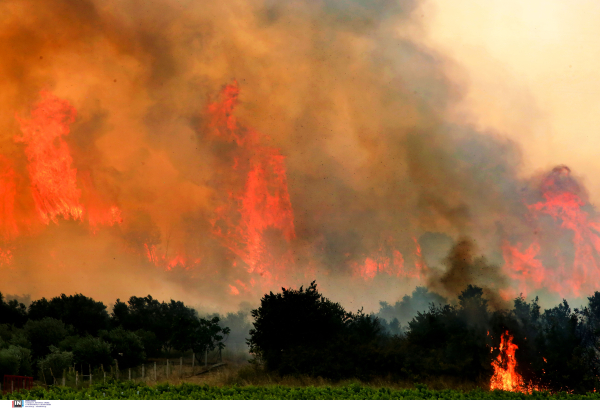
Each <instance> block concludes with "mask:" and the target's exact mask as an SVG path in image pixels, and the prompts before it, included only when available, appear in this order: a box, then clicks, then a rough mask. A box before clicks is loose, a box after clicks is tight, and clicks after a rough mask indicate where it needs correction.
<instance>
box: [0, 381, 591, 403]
mask: <svg viewBox="0 0 600 408" xmlns="http://www.w3.org/2000/svg"><path fill="white" fill-rule="evenodd" d="M2 398H4V399H8V400H597V399H600V394H598V393H592V392H590V393H587V394H567V393H565V392H559V393H554V394H551V393H549V392H533V393H532V394H523V393H518V392H506V391H493V392H490V391H483V390H479V389H477V390H473V391H467V392H464V391H459V390H451V389H446V390H431V389H429V388H428V387H427V386H426V385H424V384H415V388H408V389H392V388H388V387H366V386H362V385H359V384H349V385H346V386H341V387H331V386H325V387H312V386H310V387H286V386H279V385H276V386H245V387H240V386H237V385H234V386H231V387H213V386H208V385H196V384H186V383H184V384H180V385H170V384H159V385H156V386H154V387H150V386H147V385H145V384H136V383H133V382H111V383H109V384H94V385H92V386H91V387H90V388H82V389H80V390H75V389H72V388H69V387H58V386H54V387H52V386H51V387H48V389H44V388H34V389H32V390H30V391H26V390H23V391H18V392H13V393H8V394H5V395H3V397H2Z"/></svg>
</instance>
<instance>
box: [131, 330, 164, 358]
mask: <svg viewBox="0 0 600 408" xmlns="http://www.w3.org/2000/svg"><path fill="white" fill-rule="evenodd" d="M135 334H136V335H137V336H138V337H139V338H140V340H141V341H142V344H143V345H144V351H145V352H146V357H158V356H159V355H160V349H161V347H162V346H161V344H160V342H159V341H158V338H157V337H156V334H154V333H153V332H151V331H149V330H144V329H139V330H136V331H135Z"/></svg>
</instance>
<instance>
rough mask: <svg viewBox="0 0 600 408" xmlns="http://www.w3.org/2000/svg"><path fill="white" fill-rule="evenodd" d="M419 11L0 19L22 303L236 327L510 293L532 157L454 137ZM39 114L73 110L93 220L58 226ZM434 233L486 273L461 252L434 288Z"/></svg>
mask: <svg viewBox="0 0 600 408" xmlns="http://www.w3.org/2000/svg"><path fill="white" fill-rule="evenodd" d="M418 7H419V2H417V1H409V0H404V1H391V0H377V1H371V2H361V1H350V2H348V1H343V2H342V1H338V0H317V1H294V0H293V1H275V0H260V1H259V0H254V1H232V2H201V3H199V2H193V1H189V0H188V1H184V0H178V1H174V0H159V1H153V2H143V1H138V0H120V1H102V2H100V1H91V0H82V1H78V2H72V1H68V0H47V1H44V2H38V1H33V0H20V1H10V0H9V1H5V2H3V3H2V4H0V13H1V15H2V16H3V17H2V25H0V52H1V53H2V55H3V58H2V61H0V84H1V85H2V89H3V92H2V95H0V106H1V107H2V109H0V129H2V132H1V135H2V136H1V137H0V155H2V156H3V157H4V158H6V160H7V163H9V164H7V165H4V161H2V160H0V174H1V175H2V177H1V178H0V189H2V191H10V192H11V194H12V196H14V197H15V198H14V201H10V200H8V199H5V200H4V201H2V200H0V201H2V202H0V209H1V210H2V213H1V215H2V217H3V218H2V219H1V220H0V227H2V228H3V230H6V231H9V230H10V229H11V228H12V224H10V223H8V221H7V220H8V219H9V218H10V217H9V216H8V215H6V214H8V213H9V212H10V214H12V217H14V218H15V219H16V220H17V221H18V222H17V223H16V224H17V225H18V226H19V232H18V234H13V235H10V234H8V233H7V234H5V235H6V236H5V238H4V243H3V245H0V248H2V250H3V251H5V252H3V253H2V254H4V255H3V256H5V258H6V259H7V261H6V262H4V263H3V266H2V268H3V274H4V276H5V280H4V282H5V284H6V285H10V286H11V290H10V292H23V293H31V295H32V296H33V297H40V296H55V295H56V294H58V293H59V292H83V293H85V294H86V295H88V296H93V297H99V298H100V299H101V300H104V301H106V302H108V303H112V301H113V300H114V299H115V298H117V297H122V298H127V297H129V296H131V295H138V296H145V295H146V294H148V293H151V294H152V295H153V296H154V297H158V298H161V297H165V298H167V297H174V298H181V299H183V300H184V301H186V302H187V303H192V304H203V305H204V307H206V308H209V309H212V310H217V309H219V308H220V309H222V310H235V309H236V307H237V305H238V304H239V303H240V302H242V301H252V302H256V301H257V299H258V298H259V297H260V295H261V294H262V293H264V291H265V290H276V289H278V288H279V287H280V286H282V285H284V286H289V285H294V284H297V283H304V284H306V283H307V282H309V281H310V280H312V279H315V278H316V279H318V281H319V284H320V286H321V287H323V288H324V292H326V293H328V294H330V295H329V296H330V297H331V298H333V299H340V300H342V301H344V302H346V303H352V304H353V305H364V306H365V307H366V308H367V309H369V308H371V309H373V308H374V307H376V302H377V301H378V300H380V299H382V298H392V297H393V298H396V299H397V298H398V296H399V295H400V294H402V293H407V292H409V291H410V290H411V289H412V287H414V285H415V283H418V282H421V283H422V282H423V281H424V280H428V281H429V283H430V285H431V286H432V287H434V288H436V290H440V292H441V293H443V294H444V295H446V296H451V295H452V296H453V295H456V294H457V293H459V291H460V290H461V289H463V288H462V287H461V285H464V284H466V283H471V282H479V281H482V282H484V283H485V284H486V285H487V286H485V287H489V288H490V290H492V288H495V289H494V290H496V289H497V288H501V287H505V286H506V285H509V283H507V282H506V281H504V280H503V279H502V273H501V272H500V270H499V268H498V267H495V266H491V265H492V264H493V265H500V264H501V263H502V262H503V259H502V254H501V250H500V247H501V245H502V242H503V241H502V240H503V238H504V237H505V236H506V233H505V231H511V233H512V232H519V231H524V230H528V229H529V228H530V227H529V226H527V225H525V226H523V222H522V220H523V219H524V218H525V217H526V214H527V207H526V206H525V205H524V204H523V202H522V200H521V196H522V191H523V188H524V186H526V185H527V183H525V182H524V181H522V180H519V179H518V178H517V176H516V174H517V171H518V169H519V164H520V160H521V158H520V151H519V148H518V146H517V145H516V144H515V143H514V142H511V141H509V140H508V139H506V138H505V137H503V136H501V135H496V134H488V133H481V132H478V131H476V130H474V129H471V128H469V127H465V126H459V125H456V124H454V123H453V122H452V121H450V120H449V119H448V118H447V116H448V115H447V111H448V108H449V107H450V106H452V104H453V103H455V102H456V101H457V100H458V99H459V98H460V97H461V94H462V92H463V87H462V85H461V84H456V83H453V82H452V81H451V80H450V79H449V78H448V77H447V76H446V75H445V73H444V70H445V64H446V62H445V60H444V58H443V56H441V55H438V54H436V53H435V52H434V51H432V50H430V49H426V48H425V47H424V46H422V45H420V43H419V39H418V33H419V30H420V28H419V27H418V24H417V23H416V22H415V19H414V18H413V14H414V13H415V12H416V11H417V10H418ZM40 91H44V92H46V94H40ZM43 95H53V96H52V97H55V98H57V99H58V100H59V101H62V102H61V103H64V104H65V106H67V105H68V106H70V107H72V109H73V111H74V117H73V122H72V123H71V124H69V125H68V129H67V130H66V131H65V132H63V133H62V134H61V135H62V136H61V138H62V140H63V141H64V143H65V144H66V146H68V155H69V156H70V157H71V160H72V162H71V163H68V167H69V168H70V169H76V176H75V178H74V179H73V180H74V182H76V188H77V189H78V191H79V192H80V193H77V194H79V195H77V194H75V193H74V194H75V195H73V196H71V199H72V200H73V201H75V202H76V203H77V205H80V206H81V208H83V214H84V215H83V216H82V217H81V218H79V219H78V218H77V217H76V216H74V215H73V214H71V215H69V216H67V215H66V213H64V212H60V211H58V212H56V219H55V220H53V221H50V222H49V223H47V225H46V224H44V223H43V222H42V223H40V220H39V219H38V218H36V216H35V210H34V209H35V208H36V207H35V202H34V200H33V198H31V197H33V196H35V194H33V192H34V191H35V189H36V187H35V184H34V185H33V187H32V184H31V182H32V179H33V176H32V173H31V170H29V168H30V167H28V166H31V163H32V159H31V157H29V156H28V155H27V152H26V150H25V149H24V142H23V139H22V138H23V126H22V123H23V122H22V121H29V120H33V113H32V112H34V110H35V109H36V106H37V107H38V109H42V110H43V107H41V105H39V104H40V103H41V102H40V101H43V100H44V96H43ZM44 112H46V111H44ZM15 115H18V117H19V118H21V122H20V121H19V120H17V119H16V116H15ZM52 118H54V119H56V117H54V116H52ZM54 119H53V120H54ZM63 125H65V124H64V123H63ZM32 143H33V142H32ZM252 180H253V183H254V184H252V183H251V181H252ZM53 191H55V190H53ZM6 197H8V196H6ZM251 199H253V200H254V201H252V203H250V200H251ZM57 203H58V201H57ZM249 203H250V204H252V205H250V204H249ZM11 206H13V207H14V208H13V207H11ZM11 208H12V210H11ZM56 208H59V205H58V204H56ZM117 209H118V213H117V212H116V211H117ZM11 211H12V212H11ZM244 211H246V212H244ZM283 213H285V214H287V215H285V216H282V217H283V218H281V217H279V218H278V216H281V214H283ZM32 214H33V215H32ZM61 214H62V215H61ZM94 214H95V217H96V218H98V219H100V220H101V221H102V222H98V223H94V222H92V221H91V219H92V218H94V217H92V215H94ZM115 214H116V215H115ZM86 217H87V218H86ZM96 218H94V219H96ZM427 234H438V235H439V236H444V237H448V239H450V240H453V239H458V237H461V236H469V237H472V239H473V240H476V241H477V243H478V247H479V249H480V250H481V252H482V253H486V254H488V255H489V257H490V258H489V259H490V261H489V262H490V263H488V261H486V260H485V259H484V258H476V257H474V255H471V253H472V249H471V248H470V246H469V244H467V243H466V241H461V243H459V244H457V246H456V247H455V249H454V250H453V252H452V253H451V255H450V258H449V259H448V262H449V263H450V266H449V267H448V271H447V272H446V273H445V274H442V275H441V276H439V277H435V278H433V277H431V276H433V275H431V274H432V273H433V272H431V271H434V270H435V268H436V267H439V265H440V262H441V260H442V259H443V258H444V256H445V254H446V251H447V250H448V249H449V247H450V246H449V245H447V244H440V245H437V244H432V245H430V246H429V247H427V236H428V235H427ZM421 247H423V253H421ZM6 251H9V252H6ZM2 254H0V255H2ZM2 259H4V258H2V256H0V262H1V260H2ZM461 259H462V260H461ZM464 259H468V260H467V261H465V260H464ZM461 262H463V263H462V264H461ZM465 262H466V263H465ZM428 264H430V266H431V268H429V270H428V267H427V265H428ZM428 271H429V275H428V274H427V273H428ZM480 275H481V276H480ZM365 281H366V282H367V283H366V284H365ZM492 282H494V285H496V286H494V285H492Z"/></svg>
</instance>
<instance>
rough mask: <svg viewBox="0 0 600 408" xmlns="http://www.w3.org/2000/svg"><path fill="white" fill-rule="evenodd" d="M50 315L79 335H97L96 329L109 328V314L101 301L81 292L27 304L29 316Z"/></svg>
mask: <svg viewBox="0 0 600 408" xmlns="http://www.w3.org/2000/svg"><path fill="white" fill-rule="evenodd" d="M45 317H52V318H54V319H57V320H61V321H62V322H63V323H65V324H67V325H70V326H71V327H73V329H74V330H75V331H76V332H77V333H78V334H80V335H85V334H90V335H93V336H95V335H97V334H98V331H100V330H106V329H108V328H109V322H110V320H109V316H108V312H107V311H106V306H105V305H104V304H103V303H102V302H96V301H95V300H94V299H92V298H89V297H86V296H84V295H82V294H77V295H71V296H67V295H65V294H62V295H60V296H59V297H55V298H52V299H51V300H50V301H48V300H47V299H46V298H42V299H40V300H36V301H34V302H33V303H31V305H30V306H29V318H30V319H32V320H41V319H43V318H45Z"/></svg>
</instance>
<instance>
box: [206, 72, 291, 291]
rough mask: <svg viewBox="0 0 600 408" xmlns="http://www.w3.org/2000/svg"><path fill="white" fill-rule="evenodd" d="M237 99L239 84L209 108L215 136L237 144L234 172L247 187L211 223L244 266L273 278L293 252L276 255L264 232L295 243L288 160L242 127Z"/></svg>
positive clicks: (232, 196)
mask: <svg viewBox="0 0 600 408" xmlns="http://www.w3.org/2000/svg"><path fill="white" fill-rule="evenodd" d="M238 95H239V87H238V84H237V82H235V81H234V82H233V83H232V84H229V85H227V86H226V87H225V88H224V89H223V91H222V93H221V96H220V100H219V101H218V102H215V103H213V104H211V105H209V107H208V111H209V114H210V115H211V122H210V126H211V131H213V132H214V134H215V135H216V136H217V138H218V139H220V140H225V141H227V142H229V143H235V144H237V146H238V148H239V149H238V150H237V151H236V154H235V157H233V162H232V163H231V169H232V170H233V172H234V174H237V175H239V177H241V178H243V179H245V184H244V186H243V187H241V188H238V189H237V190H235V189H234V190H233V191H230V192H229V200H228V203H227V204H225V205H223V206H221V207H219V208H217V210H216V212H215V215H214V217H213V218H212V220H211V223H212V226H213V234H214V235H215V236H217V237H218V238H220V239H221V241H222V242H223V243H224V245H225V246H226V247H227V248H229V250H231V252H233V253H234V254H236V255H237V256H239V257H240V258H241V259H242V260H243V262H244V263H245V264H246V267H247V270H248V272H250V273H258V274H260V275H261V276H263V277H266V278H268V277H271V276H272V275H273V272H274V271H275V270H278V269H281V267H282V266H283V265H286V264H288V263H289V262H291V261H292V259H291V254H290V253H289V252H288V253H284V254H280V255H279V256H275V255H273V254H272V252H271V251H269V249H268V243H267V242H266V241H265V235H264V234H265V232H266V231H267V230H271V231H279V233H280V234H281V236H282V237H283V238H284V239H285V241H287V242H290V241H291V240H292V239H294V238H295V237H296V233H295V229H294V213H293V210H292V204H291V201H290V196H289V192H288V187H287V174H286V167H285V157H284V156H283V155H282V154H281V153H280V151H279V150H278V149H276V148H273V147H269V146H265V145H264V144H263V141H264V140H266V139H267V138H266V136H264V135H262V134H260V133H258V132H257V131H255V130H253V129H249V128H244V127H242V126H240V125H239V123H238V122H237V119H236V117H235V116H234V115H233V110H234V108H235V106H236V104H237V98H238ZM233 292H235V291H233Z"/></svg>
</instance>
